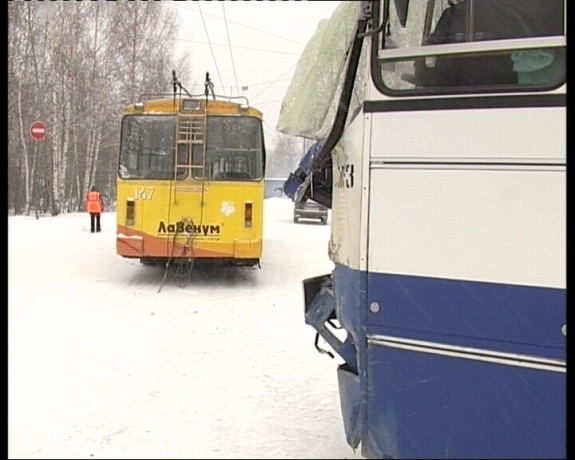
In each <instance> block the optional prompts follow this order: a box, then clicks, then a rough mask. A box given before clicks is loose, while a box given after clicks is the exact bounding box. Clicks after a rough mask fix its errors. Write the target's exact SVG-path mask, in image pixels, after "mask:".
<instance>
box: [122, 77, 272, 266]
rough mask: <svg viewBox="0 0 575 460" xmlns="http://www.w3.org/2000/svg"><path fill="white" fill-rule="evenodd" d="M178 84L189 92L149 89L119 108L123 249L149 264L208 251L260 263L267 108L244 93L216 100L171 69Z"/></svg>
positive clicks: (214, 256)
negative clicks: (264, 110)
mask: <svg viewBox="0 0 575 460" xmlns="http://www.w3.org/2000/svg"><path fill="white" fill-rule="evenodd" d="M210 84H211V82H210V81H209V75H206V88H208V87H209V85H210ZM178 86H179V87H180V88H181V90H183V91H184V92H185V95H183V96H182V95H181V94H176V93H175V92H174V94H166V95H164V97H163V98H160V99H156V98H157V97H160V96H158V95H152V97H154V99H147V98H144V97H143V98H141V99H140V102H136V103H134V104H131V105H129V106H127V107H125V108H124V110H123V111H122V121H121V139H120V155H119V165H118V166H119V171H118V178H117V203H118V206H117V238H116V241H117V243H116V247H117V253H118V254H119V255H120V256H122V257H125V258H135V259H140V260H141V262H142V263H144V264H149V263H160V264H163V265H165V264H166V263H167V264H168V265H169V264H170V263H171V262H173V261H180V262H190V261H191V260H192V259H196V260H197V259H203V260H211V261H218V262H222V263H231V264H234V265H243V266H258V267H259V266H260V258H261V255H262V244H263V207H264V206H263V203H264V173H265V147H264V136H263V130H262V113H261V112H260V111H259V110H257V109H255V108H254V107H251V106H250V105H249V104H248V102H247V99H245V98H243V97H242V98H241V99H243V100H245V104H244V103H239V102H238V103H236V102H231V101H229V100H226V99H225V98H224V100H222V98H220V97H218V96H217V95H215V94H212V98H211V99H210V98H209V97H208V91H206V95H205V97H201V96H199V97H198V96H194V95H192V94H190V93H189V92H187V90H185V88H184V87H183V86H181V85H180V84H179V82H178V81H177V80H176V79H175V75H174V88H176V87H178ZM143 99H145V100H143ZM227 99H229V98H227Z"/></svg>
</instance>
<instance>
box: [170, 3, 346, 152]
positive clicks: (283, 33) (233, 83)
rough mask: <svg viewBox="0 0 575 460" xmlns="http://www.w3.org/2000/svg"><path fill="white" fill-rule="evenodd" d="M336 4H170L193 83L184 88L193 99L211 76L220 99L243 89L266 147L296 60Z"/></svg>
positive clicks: (179, 51)
mask: <svg viewBox="0 0 575 460" xmlns="http://www.w3.org/2000/svg"><path fill="white" fill-rule="evenodd" d="M338 4H339V2H338V1H315V0H314V1H217V2H216V1H190V0H188V1H172V2H170V5H171V6H172V7H173V8H175V9H176V10H177V12H178V19H179V21H180V33H179V41H178V53H181V52H186V53H189V54H190V62H191V65H192V74H193V81H191V82H184V81H182V83H183V84H184V86H186V87H187V88H188V89H189V90H190V91H192V92H193V93H197V92H202V91H203V82H204V77H205V73H206V72H209V73H210V77H211V79H212V82H213V84H214V86H215V90H216V93H218V94H222V93H224V94H225V95H228V96H229V95H233V96H236V95H238V94H241V93H242V91H241V87H242V86H247V87H248V88H249V89H248V90H247V91H244V95H245V96H247V97H248V99H249V101H250V104H251V105H253V106H254V107H256V108H258V109H259V110H261V111H262V112H263V114H264V121H265V124H264V131H265V134H266V143H267V144H268V146H270V144H272V143H273V137H274V133H275V126H276V123H277V119H278V115H279V110H280V106H281V101H282V98H283V96H284V94H285V91H286V89H287V87H288V85H289V82H290V78H291V76H292V75H293V72H294V69H295V66H296V64H297V61H298V58H299V56H300V54H301V53H302V51H303V50H304V47H305V45H306V43H307V41H308V40H309V39H310V38H311V37H312V36H313V34H314V33H315V31H316V29H317V26H318V23H319V21H320V20H322V19H329V18H330V17H331V15H332V13H333V12H334V10H335V8H336V7H337V5H338ZM210 43H211V47H210ZM229 44H231V48H230V46H229ZM186 83H187V84H186ZM194 83H196V84H197V85H198V86H194Z"/></svg>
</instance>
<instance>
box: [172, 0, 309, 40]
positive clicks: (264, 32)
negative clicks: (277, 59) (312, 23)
mask: <svg viewBox="0 0 575 460" xmlns="http://www.w3.org/2000/svg"><path fill="white" fill-rule="evenodd" d="M197 3H198V8H199V7H200V5H199V2H197ZM170 4H171V5H174V6H176V7H178V8H182V9H184V10H188V11H191V12H193V13H198V10H195V9H193V8H187V7H185V6H184V5H178V4H177V3H176V2H170ZM200 14H201V12H200ZM204 15H206V16H211V17H213V18H216V19H219V20H220V21H223V20H224V19H222V18H220V17H219V16H216V15H214V14H209V13H204ZM228 22H229V23H230V24H235V25H237V26H240V27H245V28H246V29H251V30H255V31H256V32H260V33H262V34H266V35H270V36H271V37H276V38H281V39H282V40H286V41H289V42H292V43H295V44H297V45H301V46H305V43H302V42H298V41H296V40H292V39H291V38H287V37H282V36H281V35H277V34H274V33H271V32H267V31H265V30H261V29H257V28H255V27H252V26H248V25H246V24H242V23H240V22H235V21H228Z"/></svg>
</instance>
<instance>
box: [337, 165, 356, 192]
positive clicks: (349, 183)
mask: <svg viewBox="0 0 575 460" xmlns="http://www.w3.org/2000/svg"><path fill="white" fill-rule="evenodd" d="M338 170H339V179H338V180H337V182H336V187H337V188H353V164H345V165H342V166H338Z"/></svg>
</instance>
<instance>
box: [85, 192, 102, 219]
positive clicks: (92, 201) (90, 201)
mask: <svg viewBox="0 0 575 460" xmlns="http://www.w3.org/2000/svg"><path fill="white" fill-rule="evenodd" d="M86 211H87V212H89V213H90V214H93V213H96V214H98V213H101V212H102V203H101V198H100V194H99V193H98V192H89V193H88V196H87V197H86Z"/></svg>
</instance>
